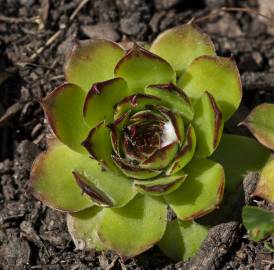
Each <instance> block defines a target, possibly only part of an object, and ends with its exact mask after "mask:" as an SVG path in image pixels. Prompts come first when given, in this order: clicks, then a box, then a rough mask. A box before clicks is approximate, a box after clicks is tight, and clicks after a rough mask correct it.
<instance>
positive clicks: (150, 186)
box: [134, 173, 187, 196]
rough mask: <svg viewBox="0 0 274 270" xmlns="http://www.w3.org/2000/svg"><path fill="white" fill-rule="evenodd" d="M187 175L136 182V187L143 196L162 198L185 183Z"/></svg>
mask: <svg viewBox="0 0 274 270" xmlns="http://www.w3.org/2000/svg"><path fill="white" fill-rule="evenodd" d="M186 177H187V175H186V174H184V173H180V174H176V175H171V176H166V177H160V178H156V179H154V180H150V181H148V180H146V181H141V180H135V181H134V186H135V188H136V190H137V191H139V192H140V193H142V194H148V195H155V196H162V195H166V194H169V193H171V192H173V191H175V190H176V189H177V188H179V187H180V186H181V184H182V183H183V182H184V181H185V179H186Z"/></svg>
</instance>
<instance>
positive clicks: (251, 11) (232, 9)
mask: <svg viewBox="0 0 274 270" xmlns="http://www.w3.org/2000/svg"><path fill="white" fill-rule="evenodd" d="M223 11H224V12H237V11H240V12H245V13H249V14H255V15H257V16H261V17H264V18H265V19H267V20H269V21H270V22H271V23H273V22H274V20H273V19H272V18H270V17H268V16H266V15H264V14H262V13H259V12H258V11H257V10H255V9H252V8H242V7H221V8H216V9H213V10H211V11H210V12H209V13H208V14H207V15H205V16H202V17H198V18H193V19H192V22H195V23H197V22H202V21H205V20H208V19H211V18H214V17H216V16H218V15H220V13H221V12H223Z"/></svg>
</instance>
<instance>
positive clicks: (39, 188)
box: [30, 142, 136, 212]
mask: <svg viewBox="0 0 274 270" xmlns="http://www.w3.org/2000/svg"><path fill="white" fill-rule="evenodd" d="M75 172H77V173H78V174H81V175H83V176H84V177H85V180H86V181H87V182H88V181H89V182H90V183H91V184H92V185H93V186H95V187H96V189H97V190H96V191H98V190H100V191H101V192H102V193H103V194H105V195H106V196H108V198H110V199H111V201H112V204H113V206H114V207H121V206H123V205H124V204H126V203H127V202H128V201H130V200H131V199H132V198H133V197H134V196H135V193H136V192H135V191H134V190H133V182H132V181H131V180H130V179H127V178H125V177H123V176H119V175H116V174H114V173H111V172H110V171H105V170H102V168H101V166H98V163H97V162H96V161H94V160H92V159H91V158H90V157H89V156H87V155H81V154H78V153H76V152H74V151H71V150H70V149H69V148H68V147H66V146H65V145H63V144H61V143H60V142H56V143H54V144H53V146H50V147H49V150H48V151H47V152H46V153H44V154H42V155H40V156H39V157H38V159H37V161H35V163H34V165H33V169H32V172H31V177H30V178H31V187H32V190H33V193H34V196H35V197H36V198H38V199H39V200H41V201H43V202H44V203H45V204H47V205H49V206H51V207H54V208H57V209H60V210H63V211H69V212H75V211H79V210H82V209H84V208H87V207H89V206H91V205H93V204H94V203H93V202H92V200H93V199H94V197H92V196H91V195H92V194H89V190H88V189H87V188H89V187H88V186H81V185H80V186H78V185H79V182H77V181H76V180H77V179H76V178H75ZM73 174H74V175H73ZM117 187H119V188H117ZM91 188H92V186H91ZM88 195H89V196H88Z"/></svg>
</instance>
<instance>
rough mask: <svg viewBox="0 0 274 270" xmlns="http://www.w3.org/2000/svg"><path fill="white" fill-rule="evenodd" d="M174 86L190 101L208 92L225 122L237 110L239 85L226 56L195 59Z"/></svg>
mask: <svg viewBox="0 0 274 270" xmlns="http://www.w3.org/2000/svg"><path fill="white" fill-rule="evenodd" d="M178 86H179V87H181V88H182V89H184V91H185V93H186V94H187V95H188V96H189V97H190V98H192V99H193V100H196V99H198V98H199V97H200V96H201V95H202V94H203V93H204V91H205V90H206V91H208V92H209V93H210V94H211V95H212V96H213V97H214V98H215V100H216V102H217V104H218V106H219V108H220V110H221V111H222V113H223V118H224V121H226V120H228V119H229V118H230V117H231V115H232V114H233V113H234V112H235V111H236V109H237V108H238V107H239V105H240V102H241V99H242V84H241V78H240V74H239V71H238V68H237V65H236V63H235V61H234V60H232V59H231V58H226V57H219V56H208V55H203V56H200V57H198V58H196V59H195V60H194V61H193V62H192V63H191V64H190V66H189V67H188V68H187V70H186V71H185V72H184V73H183V74H182V76H181V77H180V79H179V82H178Z"/></svg>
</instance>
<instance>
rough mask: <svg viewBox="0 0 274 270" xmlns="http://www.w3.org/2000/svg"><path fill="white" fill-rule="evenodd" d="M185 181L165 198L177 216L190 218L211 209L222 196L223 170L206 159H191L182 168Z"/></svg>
mask: <svg viewBox="0 0 274 270" xmlns="http://www.w3.org/2000/svg"><path fill="white" fill-rule="evenodd" d="M184 171H185V173H186V174H187V175H188V177H187V179H186V181H185V182H184V183H183V184H182V185H181V187H180V188H179V189H177V190H176V191H175V192H173V193H171V194H169V195H166V196H165V199H166V201H167V203H168V204H169V206H170V207H171V209H172V210H173V211H174V212H175V213H176V215H177V217H178V218H179V219H182V220H192V219H195V218H198V217H201V216H204V215H205V214H207V213H209V212H211V211H213V210H214V209H215V208H217V207H218V206H219V204H220V202H221V200H222V198H223V192H224V184H225V182H224V181H225V178H224V170H223V167H222V166H221V165H220V164H218V163H215V162H212V161H210V160H206V159H197V160H193V161H192V162H191V163H190V164H189V165H188V166H187V167H185V169H184Z"/></svg>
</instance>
